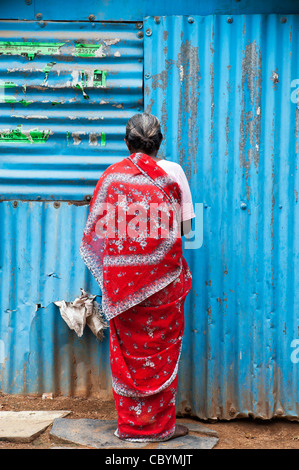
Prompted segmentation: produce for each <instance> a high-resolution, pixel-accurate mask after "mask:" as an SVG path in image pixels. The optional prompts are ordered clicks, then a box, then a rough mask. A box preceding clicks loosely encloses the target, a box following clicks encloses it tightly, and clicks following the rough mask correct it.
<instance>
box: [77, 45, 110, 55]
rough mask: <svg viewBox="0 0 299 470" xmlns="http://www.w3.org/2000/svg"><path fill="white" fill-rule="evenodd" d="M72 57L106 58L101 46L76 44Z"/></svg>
mask: <svg viewBox="0 0 299 470" xmlns="http://www.w3.org/2000/svg"><path fill="white" fill-rule="evenodd" d="M72 55H74V56H75V57H106V54H104V52H103V45H102V44H76V46H75V52H73V53H72Z"/></svg>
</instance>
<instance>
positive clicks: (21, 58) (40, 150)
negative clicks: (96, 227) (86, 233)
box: [0, 21, 143, 200]
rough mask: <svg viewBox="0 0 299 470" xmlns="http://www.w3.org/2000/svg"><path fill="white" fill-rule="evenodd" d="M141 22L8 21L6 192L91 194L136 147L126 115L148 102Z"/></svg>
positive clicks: (1, 87) (2, 51)
mask: <svg viewBox="0 0 299 470" xmlns="http://www.w3.org/2000/svg"><path fill="white" fill-rule="evenodd" d="M137 26H138V27H139V25H136V24H135V23H78V22H69V23H67V22H37V21H35V22H28V21H27V22H20V21H2V22H1V30H2V34H1V38H0V55H1V65H0V107H1V110H2V112H1V118H0V152H1V160H0V198H1V199H2V200H3V199H14V198H17V199H32V200H36V199H46V200H84V198H86V197H88V196H91V195H92V192H93V189H94V187H95V184H96V182H97V181H98V179H99V177H100V175H101V173H102V171H103V170H104V169H105V168H106V167H107V166H108V165H109V164H112V163H113V162H115V161H118V160H120V159H122V158H123V157H124V156H125V155H126V154H127V149H126V145H125V143H124V141H123V138H124V130H125V125H126V122H127V120H128V119H129V118H130V117H131V116H132V115H133V114H135V113H136V112H138V110H139V111H141V110H142V109H143V91H142V86H143V76H142V73H143V39H142V37H140V31H139V29H138V27H137ZM141 27H142V24H141ZM138 33H139V34H138Z"/></svg>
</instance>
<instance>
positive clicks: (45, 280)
mask: <svg viewBox="0 0 299 470" xmlns="http://www.w3.org/2000/svg"><path fill="white" fill-rule="evenodd" d="M54 204H55V203H53V202H38V201H30V202H27V201H2V202H0V220H1V230H0V246H1V250H0V268H1V269H0V308H1V317H0V341H1V344H2V346H3V348H4V350H2V351H1V354H0V356H1V357H0V385H1V390H2V391H4V392H6V393H20V394H24V393H26V394H27V393H28V394H30V393H32V394H41V393H43V392H54V393H56V394H60V393H61V394H63V395H75V396H77V395H83V396H88V395H95V396H100V397H101V398H107V397H109V396H110V394H111V384H110V364H109V341H108V337H109V335H108V333H106V334H105V336H106V339H105V340H104V341H103V342H102V343H101V342H99V340H97V339H96V337H95V336H94V335H93V334H92V333H91V331H90V330H89V328H88V327H86V328H85V329H84V335H83V336H82V337H81V338H78V337H77V335H76V334H75V333H74V332H73V331H71V330H70V329H69V328H68V326H67V325H66V323H65V322H64V320H62V318H61V316H60V313H59V309H58V307H56V306H55V305H54V304H53V302H54V301H55V300H62V299H66V300H69V301H70V300H74V299H75V297H77V296H79V295H80V293H81V292H80V288H81V287H83V288H85V289H86V290H87V291H88V292H92V293H93V294H94V295H100V294H101V292H100V289H99V286H98V285H97V283H96V281H95V280H94V279H93V277H92V276H91V275H90V273H89V271H88V270H86V269H85V265H84V263H83V261H82V259H81V257H80V254H79V250H78V246H79V244H80V240H81V237H82V233H83V230H84V226H85V221H86V218H87V215H88V208H89V206H86V205H84V206H76V205H74V204H69V203H67V202H61V203H58V205H57V204H55V206H56V207H55V206H54ZM98 300H99V301H100V297H99V299H98Z"/></svg>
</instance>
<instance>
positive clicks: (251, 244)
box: [144, 15, 299, 419]
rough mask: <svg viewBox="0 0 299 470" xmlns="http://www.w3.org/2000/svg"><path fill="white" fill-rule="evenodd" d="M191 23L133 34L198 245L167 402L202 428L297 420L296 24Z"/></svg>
mask: <svg viewBox="0 0 299 470" xmlns="http://www.w3.org/2000/svg"><path fill="white" fill-rule="evenodd" d="M193 19H194V21H193V22H189V21H188V17H163V18H161V19H160V22H159V23H158V24H157V23H156V22H155V20H154V18H147V19H146V20H145V23H144V30H145V31H148V35H145V39H144V41H145V53H144V56H145V64H144V72H145V77H148V78H145V108H146V109H147V110H148V111H151V112H152V113H153V114H157V115H158V116H159V117H160V119H161V122H162V125H163V132H164V144H163V148H162V154H163V155H164V157H165V158H167V159H170V160H174V161H177V162H179V163H181V164H182V166H183V167H184V169H185V172H186V174H187V176H188V178H189V182H190V185H191V191H192V193H193V197H194V202H195V203H199V202H202V203H203V204H204V222H203V225H204V234H203V246H202V247H201V248H200V249H197V250H185V255H186V258H187V260H188V262H189V264H190V267H191V271H192V273H193V289H192V291H191V293H190V294H189V296H188V298H187V308H186V331H185V338H184V349H183V358H182V367H181V371H180V377H181V380H180V381H179V384H180V388H179V398H178V403H179V404H180V409H181V411H182V412H184V411H185V408H186V407H187V409H188V410H191V412H192V413H193V414H195V415H197V416H199V417H201V418H225V419H230V418H233V417H236V416H238V417H240V416H248V415H252V416H255V417H261V418H271V417H273V416H287V417H298V416H299V409H298V402H299V395H298V393H299V392H298V372H299V362H298V363H294V362H292V360H291V354H292V352H294V349H293V347H292V341H293V340H294V339H297V340H298V339H299V330H298V326H299V309H298V259H299V257H298V242H299V236H298V235H299V234H298V226H299V225H298V122H299V121H298V116H299V113H298V107H297V105H296V99H295V102H292V101H291V93H292V92H293V91H294V90H295V89H296V88H297V87H298V84H296V88H292V87H291V82H292V80H293V79H297V78H298V77H299V70H298V60H297V57H298V50H297V48H298V39H299V18H298V17H297V16H287V17H286V22H285V23H282V22H281V21H280V18H279V16H277V15H268V16H263V15H252V16H250V15H247V16H233V17H232V22H228V21H227V18H226V17H225V16H207V17H197V16H194V18H193ZM298 343H299V341H298ZM297 347H298V345H297ZM298 351H299V350H298ZM298 355H299V354H298V353H297V357H298Z"/></svg>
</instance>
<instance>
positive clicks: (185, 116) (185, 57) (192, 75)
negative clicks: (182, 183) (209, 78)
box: [176, 41, 201, 181]
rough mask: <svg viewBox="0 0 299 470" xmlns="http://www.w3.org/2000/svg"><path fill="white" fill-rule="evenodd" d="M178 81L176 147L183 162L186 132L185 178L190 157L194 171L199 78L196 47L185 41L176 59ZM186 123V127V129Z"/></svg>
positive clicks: (194, 170) (189, 170) (189, 165)
mask: <svg viewBox="0 0 299 470" xmlns="http://www.w3.org/2000/svg"><path fill="white" fill-rule="evenodd" d="M176 66H177V70H178V74H179V78H182V77H183V80H181V81H180V83H181V86H180V96H179V117H178V147H179V163H180V165H182V164H183V162H184V160H185V155H186V144H185V139H183V136H184V134H185V132H186V130H187V132H188V139H187V141H188V152H187V153H188V161H187V166H185V172H186V176H187V178H189V181H190V177H191V158H192V159H193V164H194V165H195V168H193V172H195V173H196V163H197V151H198V145H199V142H198V134H199V129H198V122H199V119H198V105H199V95H200V92H199V82H200V79H201V74H200V64H199V52H198V47H195V46H193V45H192V44H191V41H186V42H185V43H184V44H181V48H180V52H179V54H178V60H177V62H176ZM186 124H187V129H186Z"/></svg>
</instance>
